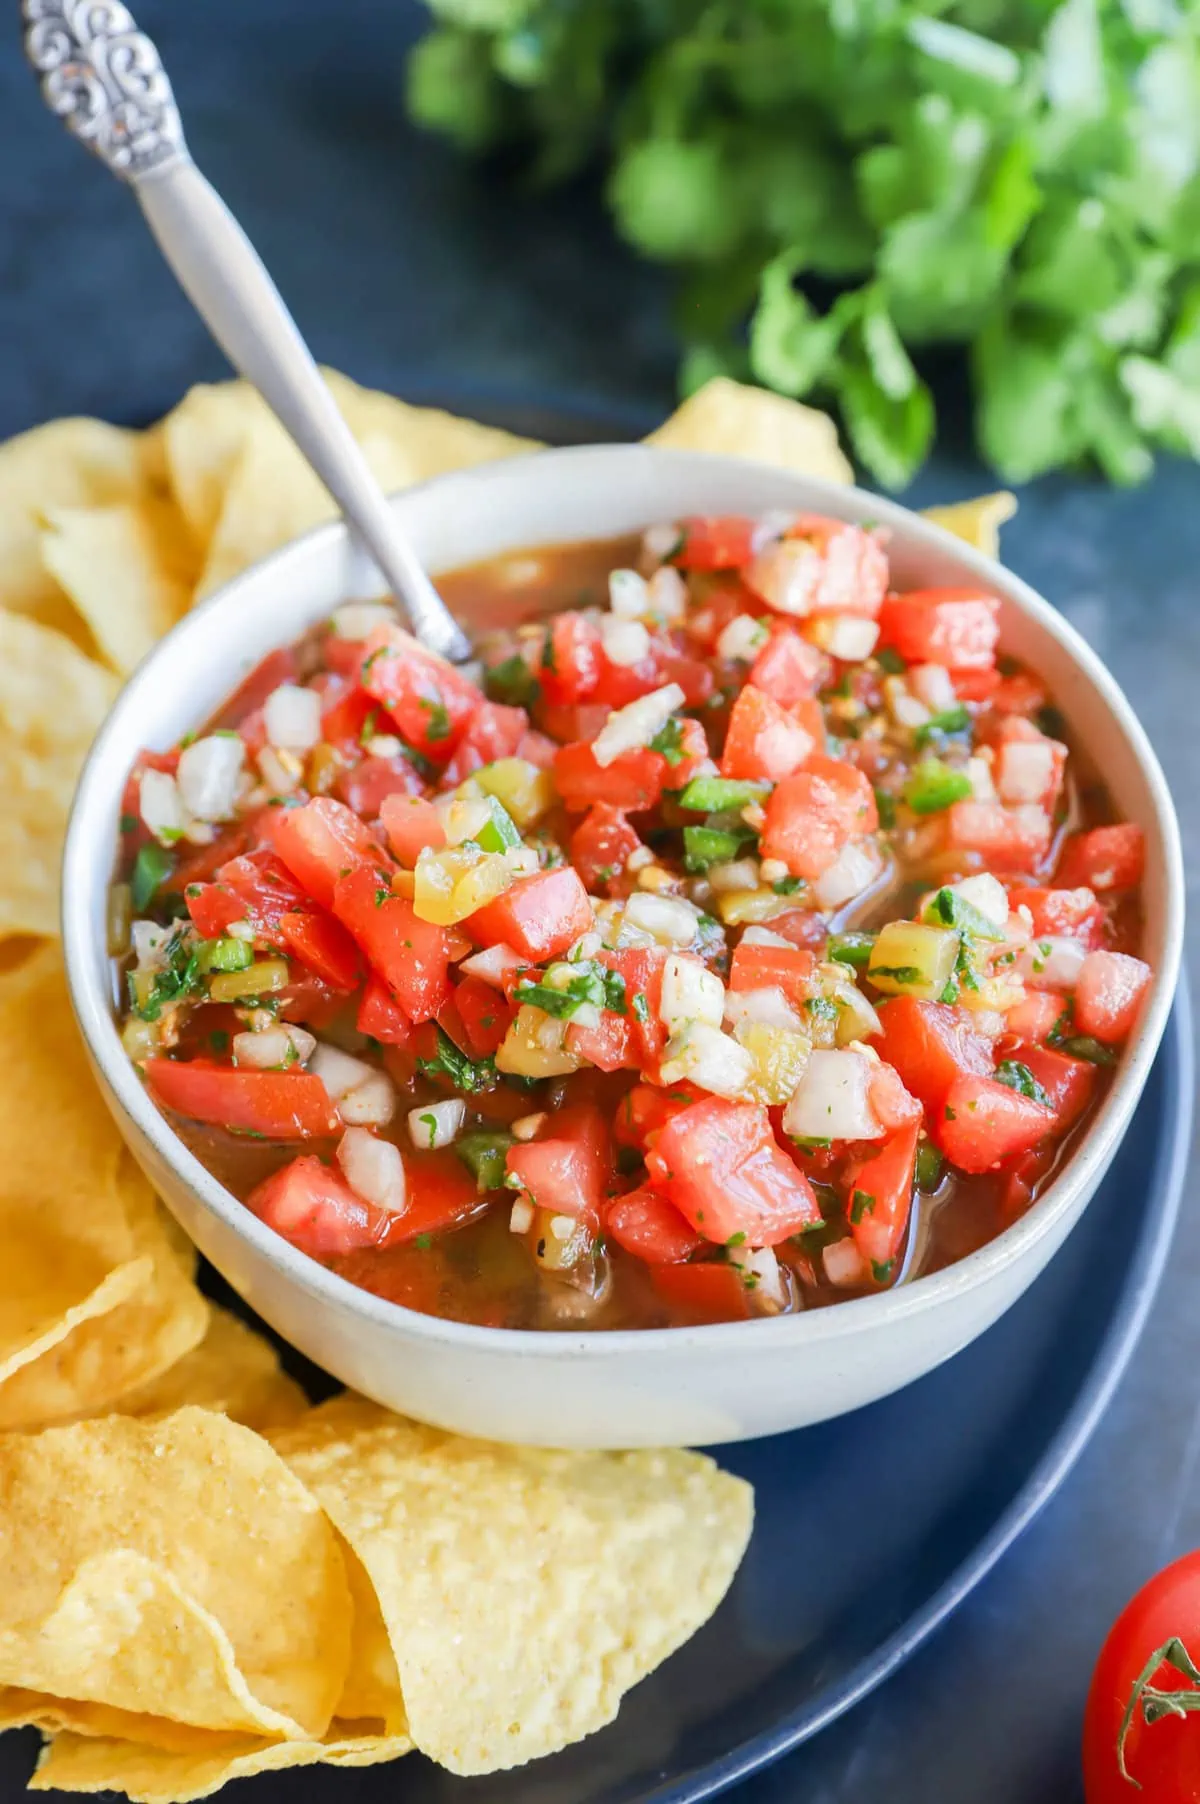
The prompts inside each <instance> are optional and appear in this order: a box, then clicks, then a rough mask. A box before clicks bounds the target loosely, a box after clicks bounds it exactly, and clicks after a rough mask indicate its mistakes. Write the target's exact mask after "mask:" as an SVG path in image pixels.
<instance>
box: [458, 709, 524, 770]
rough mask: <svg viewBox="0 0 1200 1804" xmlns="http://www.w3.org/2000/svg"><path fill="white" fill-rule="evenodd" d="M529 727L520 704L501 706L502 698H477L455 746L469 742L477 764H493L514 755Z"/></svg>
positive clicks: (461, 745) (460, 749)
mask: <svg viewBox="0 0 1200 1804" xmlns="http://www.w3.org/2000/svg"><path fill="white" fill-rule="evenodd" d="M528 731H529V716H528V714H527V713H526V712H525V710H524V708H509V707H505V706H504V704H503V703H502V702H488V701H482V702H479V703H478V705H477V706H476V708H475V712H474V713H473V714H472V715H471V718H470V720H469V722H468V724H467V730H466V732H465V733H464V735H463V737H462V741H461V743H460V746H459V751H460V753H461V751H462V749H463V747H465V746H469V747H470V749H471V751H472V752H474V753H475V754H476V755H477V756H478V759H479V762H480V764H494V763H495V761H496V760H497V759H498V758H515V757H516V755H517V747H518V746H519V745H520V743H521V741H522V739H523V738H524V737H525V735H526V733H527V732H528Z"/></svg>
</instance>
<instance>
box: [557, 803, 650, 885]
mask: <svg viewBox="0 0 1200 1804" xmlns="http://www.w3.org/2000/svg"><path fill="white" fill-rule="evenodd" d="M641 843H642V842H641V840H640V839H639V838H638V835H637V833H636V831H635V830H634V828H633V827H631V826H630V824H629V820H628V817H627V816H626V814H625V811H624V809H622V808H614V807H613V806H612V804H611V803H609V802H593V804H592V806H591V807H590V808H589V809H588V811H587V813H586V814H585V815H584V817H583V819H582V820H581V821H580V823H579V825H578V826H577V827H576V829H575V831H574V832H573V833H572V835H571V863H572V864H573V865H574V866H575V868H576V870H577V871H578V872H579V875H580V876H581V877H582V879H583V882H584V887H585V888H586V889H588V890H604V889H607V888H608V886H609V885H610V884H611V883H612V882H613V881H614V880H615V879H616V878H618V877H620V875H621V873H622V872H623V871H624V869H625V862H626V860H627V859H628V857H629V856H630V854H631V853H632V852H636V851H637V849H638V847H639V846H640V845H641Z"/></svg>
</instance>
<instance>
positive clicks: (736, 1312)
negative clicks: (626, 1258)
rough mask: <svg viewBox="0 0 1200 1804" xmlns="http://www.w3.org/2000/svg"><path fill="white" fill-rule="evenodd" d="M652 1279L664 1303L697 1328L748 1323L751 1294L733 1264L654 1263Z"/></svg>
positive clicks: (651, 1270) (651, 1271) (708, 1262)
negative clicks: (716, 1324) (710, 1323)
mask: <svg viewBox="0 0 1200 1804" xmlns="http://www.w3.org/2000/svg"><path fill="white" fill-rule="evenodd" d="M650 1278H651V1281H652V1283H653V1285H654V1288H655V1290H656V1291H657V1292H658V1294H659V1296H660V1297H661V1298H662V1300H663V1302H664V1303H669V1304H670V1306H671V1309H672V1311H673V1312H674V1313H675V1314H676V1315H681V1316H684V1317H686V1319H687V1320H688V1321H690V1322H693V1323H695V1324H696V1326H697V1327H699V1326H701V1325H702V1324H704V1323H707V1322H744V1321H746V1320H747V1318H748V1317H749V1314H750V1297H749V1294H748V1292H747V1290H746V1286H745V1285H744V1284H743V1282H742V1279H741V1275H740V1273H739V1272H738V1271H737V1270H736V1269H735V1268H734V1267H733V1266H732V1265H721V1264H718V1263H717V1262H715V1261H711V1262H710V1261H706V1262H705V1263H704V1264H702V1265H652V1266H651V1267H650Z"/></svg>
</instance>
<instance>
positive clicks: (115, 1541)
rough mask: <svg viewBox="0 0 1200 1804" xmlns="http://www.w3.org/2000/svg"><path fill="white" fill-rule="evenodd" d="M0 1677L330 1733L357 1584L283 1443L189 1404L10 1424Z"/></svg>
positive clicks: (178, 1716) (217, 1724)
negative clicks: (28, 1425) (35, 1425)
mask: <svg viewBox="0 0 1200 1804" xmlns="http://www.w3.org/2000/svg"><path fill="white" fill-rule="evenodd" d="M0 1493H2V1494H3V1496H4V1499H5V1511H4V1514H5V1531H6V1532H5V1538H4V1546H3V1554H2V1555H0V1558H2V1559H3V1568H2V1569H0V1570H2V1576H0V1683H3V1684H5V1685H12V1686H18V1687H20V1688H21V1690H23V1691H38V1692H43V1693H45V1694H47V1696H48V1697H49V1698H51V1699H53V1698H74V1699H80V1700H84V1701H88V1702H92V1703H95V1704H101V1705H105V1706H108V1707H110V1708H114V1709H118V1710H122V1711H130V1712H133V1713H135V1714H139V1715H146V1716H155V1717H167V1718H169V1719H170V1720H171V1721H173V1722H178V1723H188V1724H192V1725H194V1726H196V1727H203V1728H215V1729H224V1730H241V1731H245V1732H249V1733H257V1734H264V1733H265V1734H276V1735H278V1734H283V1735H287V1736H291V1737H294V1738H296V1739H300V1740H310V1739H319V1738H320V1737H321V1736H322V1735H323V1734H324V1733H325V1731H326V1729H327V1728H328V1726H329V1723H330V1721H331V1719H332V1714H333V1711H334V1708H335V1707H336V1705H337V1702H338V1699H339V1697H340V1696H341V1693H342V1689H343V1686H344V1683H345V1677H346V1672H347V1667H348V1661H349V1651H350V1629H351V1608H352V1606H351V1599H350V1592H349V1589H348V1586H347V1584H346V1576H345V1566H344V1563H343V1561H342V1556H341V1553H340V1550H339V1548H338V1544H337V1540H336V1538H335V1536H334V1534H333V1531H332V1529H331V1528H330V1526H329V1523H328V1521H327V1520H326V1518H325V1516H324V1514H323V1512H322V1511H321V1509H320V1507H319V1505H318V1504H317V1503H316V1501H315V1500H314V1499H313V1498H312V1497H311V1496H310V1495H309V1493H308V1492H307V1491H306V1490H305V1488H304V1486H303V1485H302V1484H300V1483H299V1482H298V1481H297V1480H296V1478H294V1477H293V1475H292V1474H291V1473H290V1472H289V1471H288V1469H287V1467H286V1466H285V1465H284V1464H283V1462H282V1461H281V1460H280V1459H279V1458H278V1457H277V1456H276V1455H275V1454H274V1453H273V1452H272V1450H271V1448H270V1447H269V1446H268V1445H267V1443H266V1442H265V1441H263V1440H261V1439H260V1438H259V1437H258V1436H257V1435H255V1434H253V1433H252V1432H251V1431H250V1430H249V1429H247V1428H242V1427H241V1426H240V1425H239V1424H237V1423H235V1422H230V1421H229V1420H228V1419H227V1418H226V1417H225V1416H222V1415H218V1414H216V1413H214V1412H213V1411H210V1410H204V1409H194V1408H188V1409H182V1410H180V1411H178V1412H177V1413H176V1414H175V1415H174V1416H169V1417H167V1418H165V1419H162V1420H159V1421H154V1422H141V1421H137V1420H134V1419H133V1418H132V1417H128V1416H108V1417H105V1418H103V1419H93V1420H91V1421H87V1422H80V1423H77V1424H75V1425H74V1426H73V1427H70V1428H49V1429H45V1430H43V1432H42V1433H40V1434H10V1435H5V1436H3V1437H0Z"/></svg>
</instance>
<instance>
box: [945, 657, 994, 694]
mask: <svg viewBox="0 0 1200 1804" xmlns="http://www.w3.org/2000/svg"><path fill="white" fill-rule="evenodd" d="M950 681H951V683H953V685H954V693H955V696H956V697H957V699H958V700H959V701H960V702H988V701H991V699H992V698H993V696H995V695H997V694H998V693H999V691H1000V689H1001V688H1002V687H1003V684H1004V678H1003V677H1002V676H1001V675H1000V672H999V671H998V670H997V669H996V667H995V665H993V666H992V668H991V669H990V670H952V671H951V672H950Z"/></svg>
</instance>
